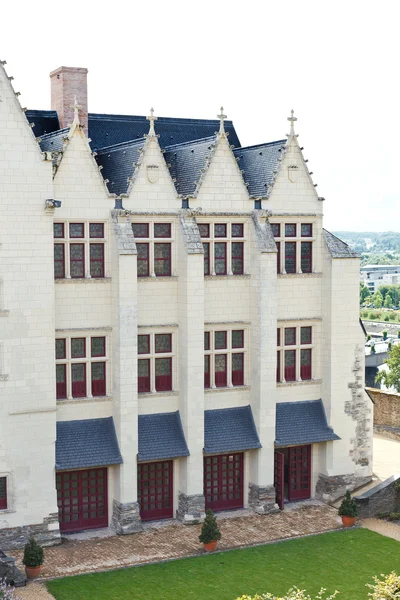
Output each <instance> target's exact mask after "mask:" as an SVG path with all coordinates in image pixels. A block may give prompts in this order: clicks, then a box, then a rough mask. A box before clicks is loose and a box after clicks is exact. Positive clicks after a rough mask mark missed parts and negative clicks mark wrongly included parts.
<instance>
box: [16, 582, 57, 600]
mask: <svg viewBox="0 0 400 600" xmlns="http://www.w3.org/2000/svg"><path fill="white" fill-rule="evenodd" d="M16 594H17V596H19V597H20V598H22V600H54V596H52V595H51V594H49V592H48V591H47V590H46V588H45V587H44V585H42V584H41V583H36V582H34V581H33V582H31V583H28V585H27V586H26V587H24V588H18V589H17V590H16Z"/></svg>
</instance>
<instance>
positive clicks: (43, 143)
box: [40, 129, 69, 152]
mask: <svg viewBox="0 0 400 600" xmlns="http://www.w3.org/2000/svg"><path fill="white" fill-rule="evenodd" d="M68 134H69V129H59V130H58V131H55V132H54V133H48V134H47V135H43V136H42V137H41V138H40V149H41V151H42V152H61V151H62V149H63V140H64V138H65V137H67V135H68Z"/></svg>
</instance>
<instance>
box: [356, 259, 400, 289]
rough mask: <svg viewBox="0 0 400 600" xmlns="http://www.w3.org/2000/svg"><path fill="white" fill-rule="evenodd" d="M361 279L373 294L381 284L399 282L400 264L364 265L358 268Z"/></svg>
mask: <svg viewBox="0 0 400 600" xmlns="http://www.w3.org/2000/svg"><path fill="white" fill-rule="evenodd" d="M360 275H361V281H362V282H363V283H364V285H366V286H367V287H368V289H369V291H370V292H371V294H374V293H375V292H376V291H377V290H378V289H379V288H380V287H381V285H393V284H396V283H399V284H400V265H365V266H364V267H361V268H360Z"/></svg>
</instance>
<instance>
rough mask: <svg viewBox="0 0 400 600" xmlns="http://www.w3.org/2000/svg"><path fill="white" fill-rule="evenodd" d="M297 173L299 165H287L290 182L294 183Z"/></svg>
mask: <svg viewBox="0 0 400 600" xmlns="http://www.w3.org/2000/svg"><path fill="white" fill-rule="evenodd" d="M298 175H299V167H298V166H297V165H289V166H288V177H289V181H291V182H292V183H296V181H297V178H298Z"/></svg>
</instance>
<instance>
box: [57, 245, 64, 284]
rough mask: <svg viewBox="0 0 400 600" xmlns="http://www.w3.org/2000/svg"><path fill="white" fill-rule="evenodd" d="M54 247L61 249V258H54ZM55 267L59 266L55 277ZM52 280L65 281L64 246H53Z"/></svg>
mask: <svg viewBox="0 0 400 600" xmlns="http://www.w3.org/2000/svg"><path fill="white" fill-rule="evenodd" d="M56 246H58V247H61V248H62V258H61V259H60V258H56V254H55V249H56ZM56 265H61V270H60V274H59V275H56ZM54 279H65V244H54Z"/></svg>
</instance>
